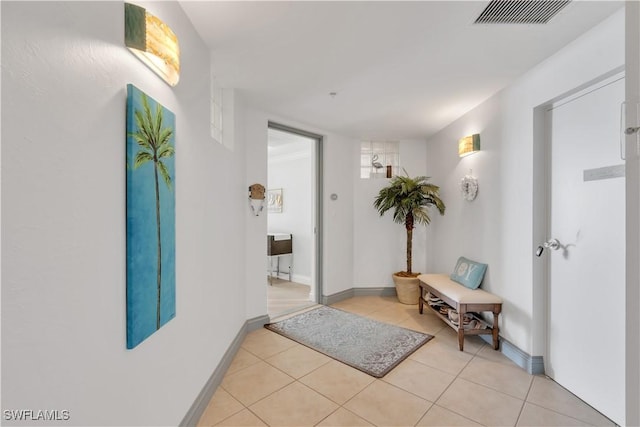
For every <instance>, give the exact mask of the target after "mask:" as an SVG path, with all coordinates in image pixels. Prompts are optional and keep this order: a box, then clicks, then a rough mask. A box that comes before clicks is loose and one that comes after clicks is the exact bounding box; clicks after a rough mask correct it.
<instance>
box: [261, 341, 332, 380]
mask: <svg viewBox="0 0 640 427" xmlns="http://www.w3.org/2000/svg"><path fill="white" fill-rule="evenodd" d="M331 360H333V359H331V358H330V357H327V356H325V355H324V354H322V353H318V352H317V351H315V350H311V349H310V348H308V347H304V346H301V345H300V346H295V347H291V348H290V349H288V350H285V351H283V352H282V353H278V354H276V355H275V356H271V357H269V358H268V359H265V362H267V363H268V364H270V365H273V366H275V367H276V368H278V369H280V370H281V371H283V372H284V373H286V374H288V375H291V376H292V377H294V378H300V377H302V376H304V375H307V374H308V373H309V372H312V371H314V370H316V369H317V368H319V367H320V366H322V365H324V364H326V363H329V362H331Z"/></svg>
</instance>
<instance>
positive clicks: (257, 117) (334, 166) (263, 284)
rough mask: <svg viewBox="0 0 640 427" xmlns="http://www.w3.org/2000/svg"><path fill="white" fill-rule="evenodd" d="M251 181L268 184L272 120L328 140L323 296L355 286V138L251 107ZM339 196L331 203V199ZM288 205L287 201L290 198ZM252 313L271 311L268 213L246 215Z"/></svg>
mask: <svg viewBox="0 0 640 427" xmlns="http://www.w3.org/2000/svg"><path fill="white" fill-rule="evenodd" d="M244 119H245V121H244V129H245V132H246V134H245V138H246V144H247V146H246V159H247V168H246V176H247V177H246V182H247V186H248V185H251V184H252V183H254V182H261V183H263V185H264V184H265V183H266V182H267V175H268V173H267V140H268V137H267V127H268V123H269V121H273V122H276V123H279V124H282V125H286V126H290V127H293V128H296V129H300V130H304V131H308V132H311V133H315V134H318V135H322V136H323V162H324V169H325V173H324V181H323V189H324V194H323V199H322V203H323V218H324V225H323V227H324V228H323V236H322V237H323V254H322V257H323V270H322V277H323V284H324V288H323V295H332V294H335V293H337V292H340V291H343V290H345V289H350V288H352V287H353V237H352V234H353V185H352V183H353V157H352V155H353V147H354V146H355V145H356V143H355V141H353V140H352V139H349V138H346V137H343V136H341V135H336V134H333V133H331V132H327V131H325V130H322V129H318V128H315V127H314V126H311V125H308V124H305V123H298V122H295V121H291V120H288V119H287V118H284V117H279V116H277V115H274V114H271V113H268V112H264V111H260V110H257V109H255V108H251V107H249V106H247V107H246V108H245V110H244ZM332 193H335V194H337V195H338V199H337V200H335V201H334V200H331V199H330V195H331V194H332ZM285 203H286V199H285ZM246 222H247V255H246V257H247V258H246V271H247V310H248V317H255V316H260V315H264V314H266V313H267V281H266V280H267V276H266V275H265V271H264V266H265V262H264V259H265V245H266V244H265V238H266V237H265V236H266V235H267V215H260V216H258V217H255V216H250V215H249V214H247V221H246Z"/></svg>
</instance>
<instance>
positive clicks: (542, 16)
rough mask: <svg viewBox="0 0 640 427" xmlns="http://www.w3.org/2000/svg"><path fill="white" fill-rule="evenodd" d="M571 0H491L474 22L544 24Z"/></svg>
mask: <svg viewBox="0 0 640 427" xmlns="http://www.w3.org/2000/svg"><path fill="white" fill-rule="evenodd" d="M569 3H571V0H492V1H490V2H489V4H488V5H487V7H485V8H484V10H483V11H482V13H481V14H480V16H479V17H478V18H477V19H476V20H475V22H474V23H475V24H546V23H548V22H549V20H550V19H551V18H553V17H554V16H556V14H557V13H558V12H560V11H561V10H562V9H563V8H564V7H565V6H566V5H568V4H569Z"/></svg>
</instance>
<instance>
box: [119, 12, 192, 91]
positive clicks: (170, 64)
mask: <svg viewBox="0 0 640 427" xmlns="http://www.w3.org/2000/svg"><path fill="white" fill-rule="evenodd" d="M124 43H125V45H126V46H127V47H128V48H129V50H131V52H132V53H133V54H134V55H136V56H137V57H138V58H139V59H140V60H141V61H142V62H144V64H145V65H146V66H147V67H149V68H151V69H152V70H153V71H154V72H155V73H156V74H157V75H159V76H160V77H161V78H162V80H164V81H165V82H167V84H169V85H170V86H175V85H176V84H178V80H180V45H179V44H178V37H176V35H175V33H174V32H173V31H171V28H169V26H168V25H167V24H165V23H164V22H163V21H162V20H161V19H160V18H158V17H157V16H154V15H152V14H150V13H149V12H147V10H146V9H145V8H143V7H140V6H136V5H135V4H131V3H125V4H124Z"/></svg>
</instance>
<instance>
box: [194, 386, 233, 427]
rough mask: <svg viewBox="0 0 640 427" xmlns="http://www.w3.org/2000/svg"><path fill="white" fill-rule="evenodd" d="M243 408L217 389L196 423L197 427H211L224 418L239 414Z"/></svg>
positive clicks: (221, 390) (227, 394) (223, 391)
mask: <svg viewBox="0 0 640 427" xmlns="http://www.w3.org/2000/svg"><path fill="white" fill-rule="evenodd" d="M243 409H244V406H242V404H241V403H240V402H238V401H237V400H236V399H234V398H233V396H231V395H230V394H229V393H227V392H226V391H225V390H223V389H221V388H218V390H216V392H215V393H214V395H213V397H212V398H211V401H209V404H208V405H207V408H206V409H205V411H204V413H203V414H202V416H201V417H200V421H198V427H200V426H202V427H204V426H213V425H216V424H217V423H219V422H220V421H222V420H224V419H225V418H227V417H229V416H231V415H233V414H235V413H237V412H240V411H241V410H243Z"/></svg>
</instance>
